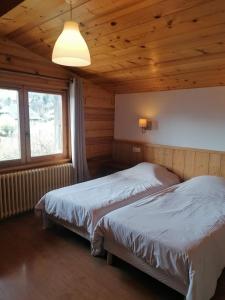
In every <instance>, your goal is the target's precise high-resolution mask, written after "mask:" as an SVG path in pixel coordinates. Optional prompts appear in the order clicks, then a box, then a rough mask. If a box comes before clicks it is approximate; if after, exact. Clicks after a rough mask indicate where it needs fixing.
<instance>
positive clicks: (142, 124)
mask: <svg viewBox="0 0 225 300" xmlns="http://www.w3.org/2000/svg"><path fill="white" fill-rule="evenodd" d="M138 126H139V128H141V131H142V133H145V132H146V130H151V129H152V122H151V121H150V120H148V119H145V118H140V119H139V120H138Z"/></svg>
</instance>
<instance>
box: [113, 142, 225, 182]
mask: <svg viewBox="0 0 225 300" xmlns="http://www.w3.org/2000/svg"><path fill="white" fill-rule="evenodd" d="M135 148H136V149H135ZM135 150H136V151H138V150H140V152H134V151H135ZM113 159H114V160H115V161H118V162H121V163H126V164H131V165H132V164H133V165H134V164H137V163H139V162H142V161H148V162H152V163H157V164H159V165H162V166H165V167H166V168H168V169H169V170H171V171H173V172H174V173H176V174H178V175H179V176H180V177H181V178H182V179H184V180H187V179H189V178H192V177H195V176H199V175H217V176H223V177H225V152H220V151H211V150H201V149H192V148H182V147H173V146H162V145H154V144H146V143H141V142H135V141H124V140H114V145H113Z"/></svg>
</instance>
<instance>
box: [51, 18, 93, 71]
mask: <svg viewBox="0 0 225 300" xmlns="http://www.w3.org/2000/svg"><path fill="white" fill-rule="evenodd" d="M52 61H53V62H54V63H56V64H59V65H63V66H71V67H82V66H83V67H84V66H88V65H90V64H91V58H90V53H89V50H88V46H87V44H86V42H85V40H84V38H83V37H82V35H81V33H80V30H79V26H78V24H77V23H76V22H73V21H67V22H65V24H64V28H63V31H62V33H61V34H60V36H59V37H58V39H57V41H56V43H55V46H54V48H53V52H52Z"/></svg>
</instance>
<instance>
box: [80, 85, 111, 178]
mask: <svg viewBox="0 0 225 300" xmlns="http://www.w3.org/2000/svg"><path fill="white" fill-rule="evenodd" d="M84 100H85V129H86V145H87V158H88V162H89V167H90V168H91V173H92V174H93V175H96V174H97V173H98V171H99V169H100V168H101V164H102V163H103V162H104V161H105V160H108V159H111V158H112V146H113V135H114V110H115V96H114V94H113V92H110V91H108V90H105V89H103V88H101V87H100V86H98V85H96V84H93V83H91V82H90V81H87V80H86V81H84Z"/></svg>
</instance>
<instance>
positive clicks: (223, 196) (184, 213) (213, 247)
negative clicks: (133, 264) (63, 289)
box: [92, 176, 225, 300]
mask: <svg viewBox="0 0 225 300" xmlns="http://www.w3.org/2000/svg"><path fill="white" fill-rule="evenodd" d="M104 237H106V238H108V239H111V240H113V241H116V242H117V243H119V244H120V245H123V246H125V247H126V248H128V249H129V250H130V251H131V252H132V253H133V254H135V255H136V256H138V257H139V258H141V259H143V260H144V261H145V262H146V263H148V264H149V265H151V266H152V267H154V268H156V269H158V270H159V271H163V272H165V273H166V274H167V275H168V276H169V277H171V278H172V279H173V280H174V281H175V282H177V283H181V284H183V285H184V286H185V287H187V295H186V299H187V300H208V299H210V298H211V297H212V296H213V295H214V293H215V289H216V284H217V279H218V277H219V276H220V274H221V272H222V270H223V268H224V267H225V180H224V179H223V178H220V177H213V176H201V177H196V178H193V179H191V180H189V181H187V182H185V183H181V184H179V185H177V186H175V187H171V188H169V189H167V191H163V192H159V193H158V194H157V195H153V196H150V197H146V198H144V199H142V200H139V201H137V202H135V203H133V204H131V205H128V206H126V207H123V208H120V209H118V210H116V211H113V212H111V213H109V214H108V215H106V216H104V217H103V218H102V219H101V220H100V221H99V223H98V224H97V226H96V230H95V233H94V237H93V241H92V253H93V254H94V255H98V254H100V253H101V251H102V248H103V239H104Z"/></svg>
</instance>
